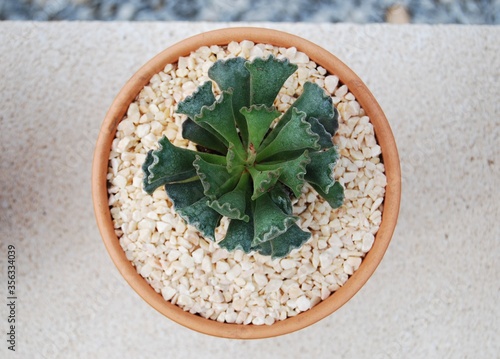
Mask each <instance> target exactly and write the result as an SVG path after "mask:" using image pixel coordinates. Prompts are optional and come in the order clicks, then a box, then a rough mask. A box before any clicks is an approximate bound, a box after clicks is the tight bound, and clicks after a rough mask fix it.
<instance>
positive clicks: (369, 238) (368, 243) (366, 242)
mask: <svg viewBox="0 0 500 359" xmlns="http://www.w3.org/2000/svg"><path fill="white" fill-rule="evenodd" d="M374 241H375V237H374V235H373V234H371V233H370V232H368V233H366V234H365V235H364V236H363V245H362V247H361V250H362V251H363V252H365V253H366V252H368V251H369V250H370V249H372V246H373V242H374Z"/></svg>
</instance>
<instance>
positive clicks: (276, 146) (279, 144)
mask: <svg viewBox="0 0 500 359" xmlns="http://www.w3.org/2000/svg"><path fill="white" fill-rule="evenodd" d="M305 118H306V114H305V113H304V112H299V111H297V110H294V111H293V114H292V118H291V119H290V121H288V123H287V124H286V125H285V126H283V128H282V129H281V130H280V132H279V133H278V135H277V136H276V138H275V139H274V140H273V141H272V142H271V143H269V144H268V145H267V146H265V147H263V148H262V146H261V148H259V150H258V153H257V157H256V161H257V162H262V161H264V160H268V161H272V160H273V159H274V160H275V159H284V158H285V159H286V158H287V157H289V156H290V153H294V151H297V150H306V149H311V150H319V149H320V145H319V136H318V135H317V134H316V133H314V132H312V130H311V124H310V123H309V122H307V121H306V120H305ZM271 133H272V132H271Z"/></svg>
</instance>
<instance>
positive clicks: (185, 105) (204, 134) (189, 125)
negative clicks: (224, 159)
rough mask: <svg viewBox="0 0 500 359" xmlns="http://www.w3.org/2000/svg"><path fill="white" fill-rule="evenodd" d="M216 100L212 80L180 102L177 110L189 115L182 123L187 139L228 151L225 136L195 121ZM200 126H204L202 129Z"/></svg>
mask: <svg viewBox="0 0 500 359" xmlns="http://www.w3.org/2000/svg"><path fill="white" fill-rule="evenodd" d="M214 102H215V97H214V94H213V92H212V82H210V81H207V82H205V83H204V84H203V85H201V86H200V87H198V89H197V90H196V91H195V92H194V93H193V94H192V95H191V96H188V97H186V99H185V100H184V101H182V102H179V104H178V105H177V112H178V113H182V114H184V115H187V116H188V117H189V119H188V120H186V121H185V122H184V123H183V125H182V136H183V137H184V138H185V139H186V140H190V141H193V142H195V143H197V144H199V145H201V146H204V147H206V148H210V149H212V150H215V151H218V152H220V153H226V147H227V146H225V144H224V140H223V138H222V137H221V136H220V135H219V134H218V133H217V131H215V130H214V129H213V128H211V127H210V126H208V125H206V124H204V123H202V124H198V127H196V124H194V123H193V120H194V119H195V117H196V116H197V115H199V114H200V113H201V109H202V108H203V107H208V106H211V105H212V104H213V103H214ZM199 127H202V129H201V128H199ZM214 137H215V139H214Z"/></svg>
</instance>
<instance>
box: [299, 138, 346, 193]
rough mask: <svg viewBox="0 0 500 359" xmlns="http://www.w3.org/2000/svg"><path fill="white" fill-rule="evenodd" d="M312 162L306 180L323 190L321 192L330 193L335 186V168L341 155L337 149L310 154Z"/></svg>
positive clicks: (308, 167) (307, 168)
mask: <svg viewBox="0 0 500 359" xmlns="http://www.w3.org/2000/svg"><path fill="white" fill-rule="evenodd" d="M310 157H311V162H310V163H309V164H308V165H307V167H306V170H307V173H306V174H305V179H306V180H307V182H309V183H314V184H315V185H316V186H318V187H319V188H321V191H323V192H324V193H328V191H329V190H330V187H332V186H333V184H334V183H335V180H334V179H333V168H334V167H335V164H336V163H337V160H338V158H339V154H338V152H337V149H336V148H335V147H330V148H329V149H327V150H324V151H320V152H312V153H311V154H310Z"/></svg>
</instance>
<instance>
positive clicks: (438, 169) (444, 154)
mask: <svg viewBox="0 0 500 359" xmlns="http://www.w3.org/2000/svg"><path fill="white" fill-rule="evenodd" d="M254 25H259V26H267V27H273V28H276V29H279V30H285V31H288V32H291V33H295V34H298V35H300V36H302V37H305V38H307V39H309V40H312V41H314V42H316V43H318V44H319V45H321V46H323V47H325V48H326V49H328V50H329V51H331V52H332V53H334V54H336V55H337V56H338V57H339V58H340V59H342V60H343V61H344V62H346V63H347V64H348V65H349V66H351V67H352V68H353V69H354V70H355V71H356V72H357V73H358V75H360V77H361V78H362V79H364V81H365V82H366V83H367V84H368V86H369V87H370V88H371V90H372V92H373V94H374V95H375V97H376V98H377V99H378V101H379V103H380V104H381V106H382V108H383V109H384V110H385V112H386V115H387V117H388V119H389V121H390V123H391V125H392V128H393V131H394V135H395V137H396V140H397V143H398V146H399V150H400V156H401V162H402V170H403V200H402V207H401V213H400V220H399V225H398V227H397V230H396V233H395V235H394V238H393V241H392V243H391V245H390V247H389V250H388V252H387V254H386V256H385V258H384V260H383V261H382V263H381V265H380V267H379V268H378V269H377V271H376V272H375V274H374V276H373V277H372V278H371V279H370V280H369V281H368V283H367V284H366V286H365V287H364V288H363V289H362V290H361V291H360V292H359V293H358V294H357V295H356V296H355V297H354V298H353V299H352V300H351V301H350V302H349V303H348V304H346V305H345V306H344V307H343V308H341V309H340V310H339V311H337V312H336V313H334V314H333V315H331V316H329V317H328V318H326V319H324V320H322V321H321V322H319V323H317V324H315V325H313V326H311V327H309V328H307V329H304V330H302V331H299V332H297V333H293V334H290V335H287V336H283V337H279V338H274V339H268V340H258V341H229V340H224V339H218V338H212V337H209V336H206V335H202V334H198V333H195V332H193V331H191V330H188V329H186V328H184V327H181V326H179V325H177V324H175V323H173V322H172V321H170V320H169V319H167V318H165V317H163V316H162V315H160V314H159V313H157V312H156V311H155V310H154V309H152V308H151V307H150V306H149V305H147V304H146V303H145V302H143V301H142V299H140V298H139V296H138V295H137V294H136V293H135V292H134V291H133V290H132V289H131V288H130V287H129V286H128V285H127V284H126V282H125V280H124V279H123V278H121V277H120V275H119V273H118V271H117V270H116V269H115V267H114V265H113V263H112V262H111V259H110V258H109V256H108V254H107V252H106V250H105V248H104V245H103V244H102V242H101V239H100V236H99V233H98V230H97V227H96V225H95V221H94V217H93V210H92V202H91V196H90V169H91V161H92V151H93V146H94V143H95V140H96V137H97V133H98V131H99V127H100V124H101V121H102V119H103V117H104V114H105V113H106V111H107V108H108V106H109V105H110V104H111V101H112V100H113V98H114V96H115V95H116V94H117V93H118V91H119V89H120V88H121V86H122V85H123V84H124V83H125V81H126V80H127V79H128V78H129V77H130V76H131V75H132V74H133V73H134V72H135V71H136V70H137V69H138V68H139V67H140V65H142V64H143V63H145V62H146V61H147V60H148V59H149V58H151V57H152V56H153V55H155V54H156V53H158V52H159V51H160V50H162V49H164V48H165V47H167V46H169V45H171V44H173V43H174V42H177V41H179V40H181V39H182V38H184V37H186V36H189V35H194V34H196V33H199V32H202V31H205V30H209V29H214V28H220V27H224V26H225V24H221V23H210V24H209V23H107V24H102V23H49V24H47V23H22V22H21V23H19V22H17V23H9V22H2V23H0V49H1V51H0V79H1V81H0V125H1V131H0V160H1V161H0V168H1V172H0V188H1V192H0V211H1V212H0V213H1V220H0V238H1V245H0V248H1V258H0V264H1V268H2V269H1V274H0V278H1V283H0V288H1V289H0V295H1V297H0V298H1V299H0V308H1V309H0V321H1V322H0V328H1V333H2V334H1V336H0V339H1V340H0V343H2V344H1V345H0V357H1V358H11V357H12V358H128V357H130V358H144V357H165V358H218V359H221V358H236V357H237V358H241V359H245V358H255V357H258V358H260V359H267V358H305V357H310V358H314V357H318V358H319V357H322V358H493V357H496V356H497V355H498V353H499V352H500V344H499V342H498V341H497V339H498V338H497V336H498V332H500V306H499V305H498V298H499V296H500V261H499V260H498V255H499V254H500V224H499V221H498V218H500V205H499V203H500V190H499V187H500V105H499V102H498V99H499V97H500V86H499V80H500V57H499V54H500V28H498V27H471V26H436V27H433V26H387V25H368V26H356V25H329V24H328V25H327V24H325V25H319V26H318V25H312V24H309V25H305V24H254ZM9 244H13V245H15V247H16V252H17V296H18V298H19V299H18V302H17V320H18V322H17V327H16V328H17V346H16V348H17V352H16V353H15V354H13V353H11V352H9V351H8V350H7V343H6V334H5V333H6V332H7V321H6V317H7V307H6V302H7V299H6V296H7V293H6V286H7V285H6V281H7V278H6V265H7V264H6V248H7V245H9ZM495 338H497V339H495Z"/></svg>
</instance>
